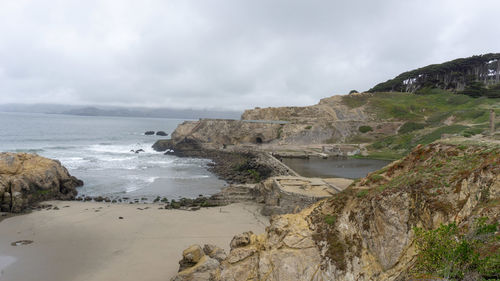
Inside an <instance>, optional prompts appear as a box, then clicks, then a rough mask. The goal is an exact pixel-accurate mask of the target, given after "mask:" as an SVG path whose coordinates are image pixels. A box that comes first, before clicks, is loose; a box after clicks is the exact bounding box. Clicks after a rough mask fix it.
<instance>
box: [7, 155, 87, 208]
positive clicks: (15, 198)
mask: <svg viewBox="0 0 500 281" xmlns="http://www.w3.org/2000/svg"><path fill="white" fill-rule="evenodd" d="M82 185H83V182H82V181H81V180H79V179H77V178H75V177H73V176H71V175H70V174H69V173H68V171H67V170H66V168H64V167H63V166H62V165H61V163H60V162H59V161H57V160H51V159H48V158H44V157H41V156H38V155H34V154H28V153H5V152H4V153H0V209H1V211H3V212H13V213H18V212H21V211H22V210H24V209H25V208H27V207H28V206H30V205H31V204H33V203H35V202H39V201H43V200H49V199H61V200H70V199H74V198H75V196H76V194H77V191H76V187H78V186H82Z"/></svg>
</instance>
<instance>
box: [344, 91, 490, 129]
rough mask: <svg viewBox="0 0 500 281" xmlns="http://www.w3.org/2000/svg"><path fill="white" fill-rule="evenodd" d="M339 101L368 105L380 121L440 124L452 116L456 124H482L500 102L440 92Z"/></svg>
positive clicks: (355, 106)
mask: <svg viewBox="0 0 500 281" xmlns="http://www.w3.org/2000/svg"><path fill="white" fill-rule="evenodd" d="M342 101H343V103H344V104H345V105H347V106H349V107H350V108H357V107H360V106H363V105H367V108H368V109H369V110H370V111H372V112H373V113H375V114H376V115H377V117H378V118H379V119H381V120H387V119H397V120H406V121H413V122H426V123H439V122H442V121H443V120H445V119H446V118H447V117H449V116H451V115H454V116H455V117H456V119H457V120H458V121H464V120H469V121H472V122H474V123H480V122H485V120H487V118H488V114H487V108H490V107H491V106H492V105H493V104H500V100H496V99H488V98H472V97H469V96H465V95H459V94H453V93H450V92H447V91H443V90H439V91H431V92H429V93H427V94H421V95H416V94H410V93H400V92H381V93H373V94H371V95H370V94H364V95H355V96H353V95H350V96H343V97H342ZM499 113H500V112H499Z"/></svg>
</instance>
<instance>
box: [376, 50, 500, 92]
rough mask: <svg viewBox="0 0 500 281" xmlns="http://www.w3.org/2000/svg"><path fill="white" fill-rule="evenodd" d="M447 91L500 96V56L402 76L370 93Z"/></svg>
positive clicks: (434, 66) (436, 66) (430, 67)
mask: <svg viewBox="0 0 500 281" xmlns="http://www.w3.org/2000/svg"><path fill="white" fill-rule="evenodd" d="M432 89H445V90H450V91H453V92H456V93H462V94H465V95H469V96H472V97H480V96H486V97H496V98H498V97H500V53H495V54H485V55H480V56H472V57H469V58H460V59H456V60H452V61H448V62H445V63H441V64H432V65H428V66H426V67H422V68H418V69H415V70H412V71H407V72H404V73H401V74H400V75H398V76H396V77H395V78H393V79H390V80H387V81H386V82H383V83H379V84H377V85H376V86H374V87H373V88H371V89H370V90H369V92H388V91H391V92H392V91H396V92H411V93H417V94H420V93H425V92H427V91H429V90H432Z"/></svg>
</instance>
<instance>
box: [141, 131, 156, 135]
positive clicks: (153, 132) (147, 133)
mask: <svg viewBox="0 0 500 281" xmlns="http://www.w3.org/2000/svg"><path fill="white" fill-rule="evenodd" d="M144 134H145V135H146V136H151V135H154V134H155V131H146V132H144Z"/></svg>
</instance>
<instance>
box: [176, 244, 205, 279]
mask: <svg viewBox="0 0 500 281" xmlns="http://www.w3.org/2000/svg"><path fill="white" fill-rule="evenodd" d="M203 256H205V252H203V250H202V249H201V247H200V246H199V245H191V246H189V248H187V249H185V250H184V251H183V252H182V260H180V261H179V272H180V271H183V270H184V269H186V268H188V267H193V266H194V265H196V264H197V263H198V262H199V261H200V260H201V258H202V257H203Z"/></svg>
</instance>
